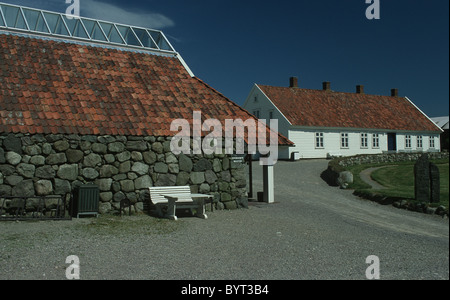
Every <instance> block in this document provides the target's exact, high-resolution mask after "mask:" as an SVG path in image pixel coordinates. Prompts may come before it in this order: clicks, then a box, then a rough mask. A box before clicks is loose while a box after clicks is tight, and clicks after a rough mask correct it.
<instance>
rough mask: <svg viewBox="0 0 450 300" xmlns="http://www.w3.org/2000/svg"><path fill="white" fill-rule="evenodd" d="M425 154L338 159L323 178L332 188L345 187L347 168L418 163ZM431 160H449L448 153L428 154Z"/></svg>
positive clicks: (394, 154) (379, 155)
mask: <svg viewBox="0 0 450 300" xmlns="http://www.w3.org/2000/svg"><path fill="white" fill-rule="evenodd" d="M422 154H423V152H415V153H384V154H374V155H357V156H351V157H342V158H336V159H333V160H331V161H330V163H329V164H328V169H327V170H325V171H324V172H323V173H322V175H321V177H322V178H323V179H324V180H325V181H326V182H327V183H328V184H330V185H332V186H340V187H345V185H346V184H347V183H351V182H349V181H346V180H345V179H343V178H349V177H350V176H349V172H347V171H346V169H345V168H346V167H350V166H355V165H363V164H379V163H393V162H401V161H417V160H418V159H419V158H420V157H421V156H422ZM427 154H428V157H429V159H430V160H434V159H448V158H449V153H448V152H429V153H427Z"/></svg>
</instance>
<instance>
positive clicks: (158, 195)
mask: <svg viewBox="0 0 450 300" xmlns="http://www.w3.org/2000/svg"><path fill="white" fill-rule="evenodd" d="M162 194H174V195H177V196H179V199H178V201H177V202H178V203H192V202H194V200H192V198H191V196H190V195H191V188H190V187H189V186H174V187H151V188H150V199H151V201H152V203H153V204H166V203H168V202H169V201H168V200H167V198H166V197H164V196H163V195H162Z"/></svg>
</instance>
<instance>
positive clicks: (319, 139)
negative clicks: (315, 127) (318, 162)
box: [314, 132, 325, 149]
mask: <svg viewBox="0 0 450 300" xmlns="http://www.w3.org/2000/svg"><path fill="white" fill-rule="evenodd" d="M314 136H315V145H316V149H325V134H324V133H323V132H316V134H315V135H314Z"/></svg>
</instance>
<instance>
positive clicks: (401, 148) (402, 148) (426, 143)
mask: <svg viewBox="0 0 450 300" xmlns="http://www.w3.org/2000/svg"><path fill="white" fill-rule="evenodd" d="M407 136H410V137H411V147H406V146H407V145H406V137H407ZM419 137H422V147H421V148H420V147H418V140H419ZM431 138H433V139H434V147H431V146H432V145H431V142H430V139H431ZM397 151H398V152H420V151H423V152H441V139H440V135H439V134H429V133H423V134H420V133H419V134H418V133H398V134H397Z"/></svg>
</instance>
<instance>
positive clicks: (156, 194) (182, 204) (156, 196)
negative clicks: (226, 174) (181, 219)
mask: <svg viewBox="0 0 450 300" xmlns="http://www.w3.org/2000/svg"><path fill="white" fill-rule="evenodd" d="M212 198H213V196H211V195H203V194H192V193H191V188H190V187H189V186H170V187H151V188H150V200H151V202H152V203H153V204H154V205H155V207H156V212H157V214H158V215H159V216H160V217H165V218H168V219H171V220H175V221H176V220H177V219H178V218H177V216H176V214H175V212H176V209H177V208H189V209H191V210H192V209H196V216H197V217H199V218H202V219H207V218H208V216H207V215H206V214H205V200H207V199H212ZM164 207H167V212H166V213H163V208H164Z"/></svg>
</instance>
